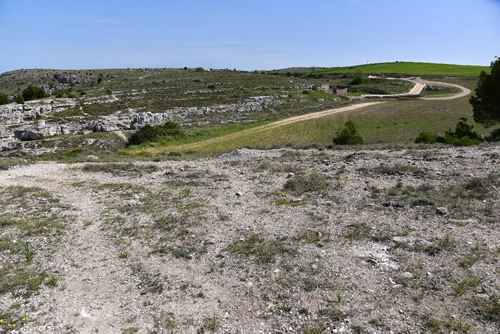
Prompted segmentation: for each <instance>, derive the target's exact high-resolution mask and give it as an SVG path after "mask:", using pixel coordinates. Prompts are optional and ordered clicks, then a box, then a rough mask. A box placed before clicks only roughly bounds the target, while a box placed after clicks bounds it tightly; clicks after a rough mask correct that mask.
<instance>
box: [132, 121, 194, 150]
mask: <svg viewBox="0 0 500 334" xmlns="http://www.w3.org/2000/svg"><path fill="white" fill-rule="evenodd" d="M184 136H185V134H184V131H182V129H181V127H180V125H179V124H177V123H175V122H171V121H168V122H167V123H165V124H162V125H154V126H151V125H146V126H145V127H143V128H142V129H140V130H138V131H137V132H135V133H134V134H133V135H132V136H131V137H130V138H129V140H128V145H127V146H130V145H139V144H142V143H146V142H155V141H158V140H159V139H161V138H165V137H174V138H182V137H184Z"/></svg>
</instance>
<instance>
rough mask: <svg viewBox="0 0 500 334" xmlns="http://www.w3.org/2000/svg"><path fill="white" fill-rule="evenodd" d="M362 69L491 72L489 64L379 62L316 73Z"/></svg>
mask: <svg viewBox="0 0 500 334" xmlns="http://www.w3.org/2000/svg"><path fill="white" fill-rule="evenodd" d="M358 70H361V71H362V72H363V73H400V74H411V75H453V76H477V75H479V74H480V73H481V71H486V72H489V67H488V66H470V65H451V64H434V63H413V62H397V63H379V64H367V65H357V66H348V67H334V68H328V69H320V70H316V71H314V73H318V74H319V73H354V72H356V71H358Z"/></svg>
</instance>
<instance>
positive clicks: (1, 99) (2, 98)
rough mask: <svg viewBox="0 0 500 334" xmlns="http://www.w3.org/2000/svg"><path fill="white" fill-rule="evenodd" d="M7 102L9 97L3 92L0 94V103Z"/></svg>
mask: <svg viewBox="0 0 500 334" xmlns="http://www.w3.org/2000/svg"><path fill="white" fill-rule="evenodd" d="M2 104H9V98H8V97H7V96H5V95H3V94H1V95H0V105H2Z"/></svg>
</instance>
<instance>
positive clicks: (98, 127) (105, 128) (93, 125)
mask: <svg viewBox="0 0 500 334" xmlns="http://www.w3.org/2000/svg"><path fill="white" fill-rule="evenodd" d="M87 129H88V130H90V131H92V132H110V131H116V130H118V127H117V126H116V124H114V123H112V122H110V121H105V120H97V121H91V122H89V123H87Z"/></svg>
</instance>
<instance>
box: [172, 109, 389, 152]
mask: <svg viewBox="0 0 500 334" xmlns="http://www.w3.org/2000/svg"><path fill="white" fill-rule="evenodd" d="M379 103H382V102H365V103H360V104H355V105H352V106H348V107H343V108H336V109H328V110H324V111H319V112H315V113H310V114H306V115H300V116H294V117H290V118H286V119H283V120H280V121H277V122H273V123H270V124H266V125H262V126H258V127H255V128H252V129H248V130H244V131H240V132H237V133H232V134H229V135H226V136H221V137H216V138H211V139H207V140H204V141H201V142H196V143H190V144H184V145H180V146H168V147H166V148H165V147H164V148H162V150H169V149H172V148H175V149H177V150H191V149H194V148H197V147H202V146H205V145H209V144H214V143H219V142H222V141H226V140H230V139H234V138H237V137H241V136H245V135H248V134H252V133H257V132H262V131H266V130H270V129H274V128H277V127H280V126H283V125H288V124H292V123H296V122H301V121H306V120H311V119H316V118H321V117H325V116H329V115H333V114H337V113H341V112H345V111H351V110H356V109H361V108H365V107H369V106H372V105H375V104H379Z"/></svg>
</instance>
